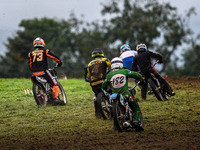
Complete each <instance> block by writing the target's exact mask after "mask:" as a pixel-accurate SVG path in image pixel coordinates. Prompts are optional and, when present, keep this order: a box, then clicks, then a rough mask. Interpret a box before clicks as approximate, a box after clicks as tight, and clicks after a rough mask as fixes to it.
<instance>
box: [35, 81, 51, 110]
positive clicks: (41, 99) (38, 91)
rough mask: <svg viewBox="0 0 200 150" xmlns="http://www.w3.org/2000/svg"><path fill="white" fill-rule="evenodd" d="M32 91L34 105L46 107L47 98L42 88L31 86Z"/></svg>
mask: <svg viewBox="0 0 200 150" xmlns="http://www.w3.org/2000/svg"><path fill="white" fill-rule="evenodd" d="M32 90H33V96H34V98H35V102H36V104H37V105H44V106H46V105H47V100H48V98H47V95H46V93H45V90H44V88H43V87H42V86H40V85H37V84H33V87H32Z"/></svg>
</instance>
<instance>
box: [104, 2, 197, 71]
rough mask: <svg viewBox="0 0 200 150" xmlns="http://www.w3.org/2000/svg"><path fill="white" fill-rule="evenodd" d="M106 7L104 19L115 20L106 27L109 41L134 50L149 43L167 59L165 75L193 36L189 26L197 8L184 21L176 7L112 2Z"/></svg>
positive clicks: (161, 4)
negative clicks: (109, 17)
mask: <svg viewBox="0 0 200 150" xmlns="http://www.w3.org/2000/svg"><path fill="white" fill-rule="evenodd" d="M103 7H104V8H103V10H102V14H103V15H112V16H114V17H111V19H110V20H109V21H108V22H109V23H108V24H107V26H106V28H107V39H108V40H109V41H110V42H111V43H116V41H118V43H119V45H120V44H123V43H128V44H130V46H131V47H132V48H134V47H135V46H136V45H137V44H139V43H145V44H146V45H147V46H148V48H149V50H153V51H156V52H159V53H160V54H161V55H162V56H163V57H164V63H163V66H162V69H161V72H163V71H164V70H165V68H166V66H167V65H169V63H170V61H171V59H172V54H174V52H175V51H176V50H177V47H178V46H180V45H181V44H182V43H183V42H186V41H187V35H189V34H191V30H190V28H189V27H188V24H187V23H188V19H189V18H190V16H191V14H193V13H194V9H193V8H191V9H190V10H189V11H188V12H187V14H186V16H185V17H182V16H180V15H178V13H177V8H176V7H172V6H171V5H170V4H169V3H159V1H157V0H153V1H134V0H124V1H123V2H122V1H118V0H112V1H110V2H108V3H107V4H103ZM119 45H118V47H119ZM175 63H176V62H175Z"/></svg>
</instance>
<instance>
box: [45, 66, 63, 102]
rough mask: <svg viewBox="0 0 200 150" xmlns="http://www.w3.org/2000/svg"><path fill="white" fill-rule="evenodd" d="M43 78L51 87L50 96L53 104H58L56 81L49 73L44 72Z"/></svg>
mask: <svg viewBox="0 0 200 150" xmlns="http://www.w3.org/2000/svg"><path fill="white" fill-rule="evenodd" d="M45 72H46V73H45V75H43V76H44V78H45V79H46V80H47V82H48V83H49V85H50V86H51V87H52V94H53V98H54V101H55V102H60V101H59V87H58V82H57V80H56V79H55V78H54V77H53V76H52V75H51V73H50V72H49V71H48V70H46V71H45Z"/></svg>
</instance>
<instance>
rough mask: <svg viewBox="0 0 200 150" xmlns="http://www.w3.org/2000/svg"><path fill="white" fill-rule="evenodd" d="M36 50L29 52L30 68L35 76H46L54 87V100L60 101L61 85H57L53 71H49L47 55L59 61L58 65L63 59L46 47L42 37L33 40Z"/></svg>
mask: <svg viewBox="0 0 200 150" xmlns="http://www.w3.org/2000/svg"><path fill="white" fill-rule="evenodd" d="M33 46H34V48H35V49H34V50H33V51H32V52H29V54H28V60H29V61H28V63H29V69H30V70H31V72H32V73H33V75H34V76H41V77H44V78H45V79H46V80H47V82H48V83H49V84H50V86H51V87H52V93H53V95H54V102H55V103H60V100H59V97H58V95H59V87H58V85H57V81H56V80H55V79H54V77H53V76H52V75H51V73H50V72H49V71H48V63H47V57H49V58H51V59H52V60H54V61H56V62H57V63H58V67H60V66H61V65H62V62H61V60H60V59H59V58H58V57H57V56H56V55H54V54H53V53H51V52H50V51H49V49H45V48H44V46H45V42H44V40H43V39H42V38H40V37H37V38H36V39H35V40H34V41H33Z"/></svg>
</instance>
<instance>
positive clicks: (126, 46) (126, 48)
mask: <svg viewBox="0 0 200 150" xmlns="http://www.w3.org/2000/svg"><path fill="white" fill-rule="evenodd" d="M129 50H131V47H130V46H129V45H128V44H124V45H122V46H121V47H120V52H122V53H123V52H125V51H129Z"/></svg>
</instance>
